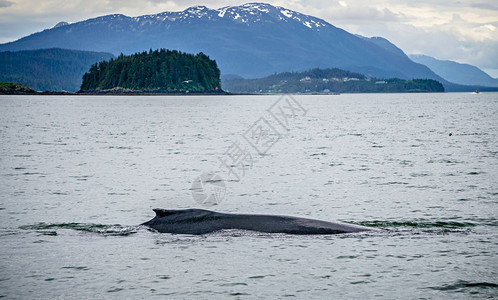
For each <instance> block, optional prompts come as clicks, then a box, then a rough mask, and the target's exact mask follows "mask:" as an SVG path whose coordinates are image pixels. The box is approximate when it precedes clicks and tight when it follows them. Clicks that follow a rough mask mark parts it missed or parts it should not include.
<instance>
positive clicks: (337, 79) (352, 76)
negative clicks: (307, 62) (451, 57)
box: [222, 68, 444, 94]
mask: <svg viewBox="0 0 498 300" xmlns="http://www.w3.org/2000/svg"><path fill="white" fill-rule="evenodd" d="M222 84H223V89H224V90H226V91H227V92H231V93H248V94H254V93H258V94H268V93H270V94H272V93H278V94H280V93H306V94H310V93H324V94H328V93H429V92H430V93H434V92H444V87H443V85H442V84H441V83H440V82H438V81H436V80H432V79H413V80H403V79H399V78H391V79H381V78H368V77H366V76H365V75H363V74H360V73H354V72H349V71H345V70H341V69H337V68H333V69H312V70H309V71H305V72H292V73H290V72H286V73H278V74H274V75H270V76H267V77H264V78H259V79H244V78H241V77H236V76H231V77H225V78H224V79H223V83H222Z"/></svg>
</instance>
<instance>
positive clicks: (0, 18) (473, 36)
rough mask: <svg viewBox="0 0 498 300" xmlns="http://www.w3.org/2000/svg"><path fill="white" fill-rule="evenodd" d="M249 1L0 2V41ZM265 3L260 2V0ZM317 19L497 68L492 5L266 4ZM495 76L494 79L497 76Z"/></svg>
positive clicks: (410, 49)
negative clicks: (74, 25) (60, 26)
mask: <svg viewBox="0 0 498 300" xmlns="http://www.w3.org/2000/svg"><path fill="white" fill-rule="evenodd" d="M251 1H252V0H230V1H229V0H181V1H180V0H145V1H136V0H71V1H66V0H44V1H43V4H42V5H41V4H40V2H39V0H11V1H7V0H0V9H1V14H0V42H7V41H11V40H15V39H17V38H20V37H22V36H25V35H28V34H31V33H33V32H36V31H41V30H43V29H45V28H49V27H52V26H53V25H55V24H56V23H58V22H60V21H68V22H77V21H81V20H85V19H88V18H92V17H96V16H101V15H106V14H111V13H122V14H125V15H129V16H138V15H143V14H154V13H159V12H163V11H179V10H184V9H186V8H188V7H190V6H194V5H206V6H208V7H210V8H219V7H223V6H228V5H239V4H243V3H246V2H251ZM263 1H265V0H263ZM265 2H269V3H270V4H273V5H277V6H283V7H286V8H289V9H293V10H296V11H299V12H302V13H305V14H309V15H313V16H316V17H319V18H322V19H324V20H326V21H328V22H330V23H331V24H333V25H335V26H337V27H341V28H343V29H345V30H347V31H349V32H351V33H357V34H361V35H364V36H382V37H385V38H387V39H389V40H390V41H391V42H393V43H395V44H396V45H397V46H399V47H400V48H401V49H403V50H404V51H405V52H407V53H424V54H427V55H430V56H434V57H437V58H439V59H451V60H456V61H459V62H464V63H470V64H475V65H477V66H479V67H482V68H486V69H489V70H492V69H496V70H498V54H497V53H498V51H496V49H498V15H497V14H496V10H498V6H497V5H496V4H495V1H484V0H481V1H478V2H477V1H475V0H460V1H459V2H453V1H445V0H439V1H433V0H419V1H413V0H371V1H368V2H366V1H364V0H328V1H323V0H266V1H265ZM497 75H498V74H496V75H495V76H497Z"/></svg>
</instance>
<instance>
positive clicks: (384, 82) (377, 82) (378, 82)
mask: <svg viewBox="0 0 498 300" xmlns="http://www.w3.org/2000/svg"><path fill="white" fill-rule="evenodd" d="M375 84H387V81H385V80H379V81H376V82H375Z"/></svg>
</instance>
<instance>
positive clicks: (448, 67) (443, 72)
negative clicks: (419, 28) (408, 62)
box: [409, 55, 498, 87]
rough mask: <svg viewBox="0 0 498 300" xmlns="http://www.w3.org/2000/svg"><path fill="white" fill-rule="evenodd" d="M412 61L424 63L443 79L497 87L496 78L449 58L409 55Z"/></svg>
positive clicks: (497, 81)
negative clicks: (440, 58)
mask: <svg viewBox="0 0 498 300" xmlns="http://www.w3.org/2000/svg"><path fill="white" fill-rule="evenodd" d="M409 57H410V58H411V59H412V60H413V61H414V62H417V63H420V64H424V65H426V66H427V67H429V68H430V69H431V70H432V71H434V72H435V73H436V74H438V75H439V76H441V77H443V78H444V79H446V80H448V81H450V82H453V83H457V84H464V85H484V86H490V87H498V78H493V77H491V76H489V75H488V74H487V73H486V72H484V71H482V70H481V69H479V68H478V67H476V66H472V65H469V64H460V63H457V62H454V61H451V60H439V59H436V58H434V57H430V56H427V55H410V56H409Z"/></svg>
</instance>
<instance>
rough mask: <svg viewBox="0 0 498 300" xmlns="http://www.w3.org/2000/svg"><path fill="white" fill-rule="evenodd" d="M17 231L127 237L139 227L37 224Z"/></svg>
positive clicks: (21, 227)
mask: <svg viewBox="0 0 498 300" xmlns="http://www.w3.org/2000/svg"><path fill="white" fill-rule="evenodd" d="M19 229H22V230H35V231H43V233H47V234H50V233H51V234H50V235H57V231H54V230H57V229H69V230H76V231H84V232H92V233H98V234H102V235H109V236H127V235H131V234H135V233H137V232H138V230H139V229H140V226H123V225H119V224H114V225H105V224H93V223H37V224H34V225H23V226H19ZM54 232H55V234H54Z"/></svg>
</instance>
